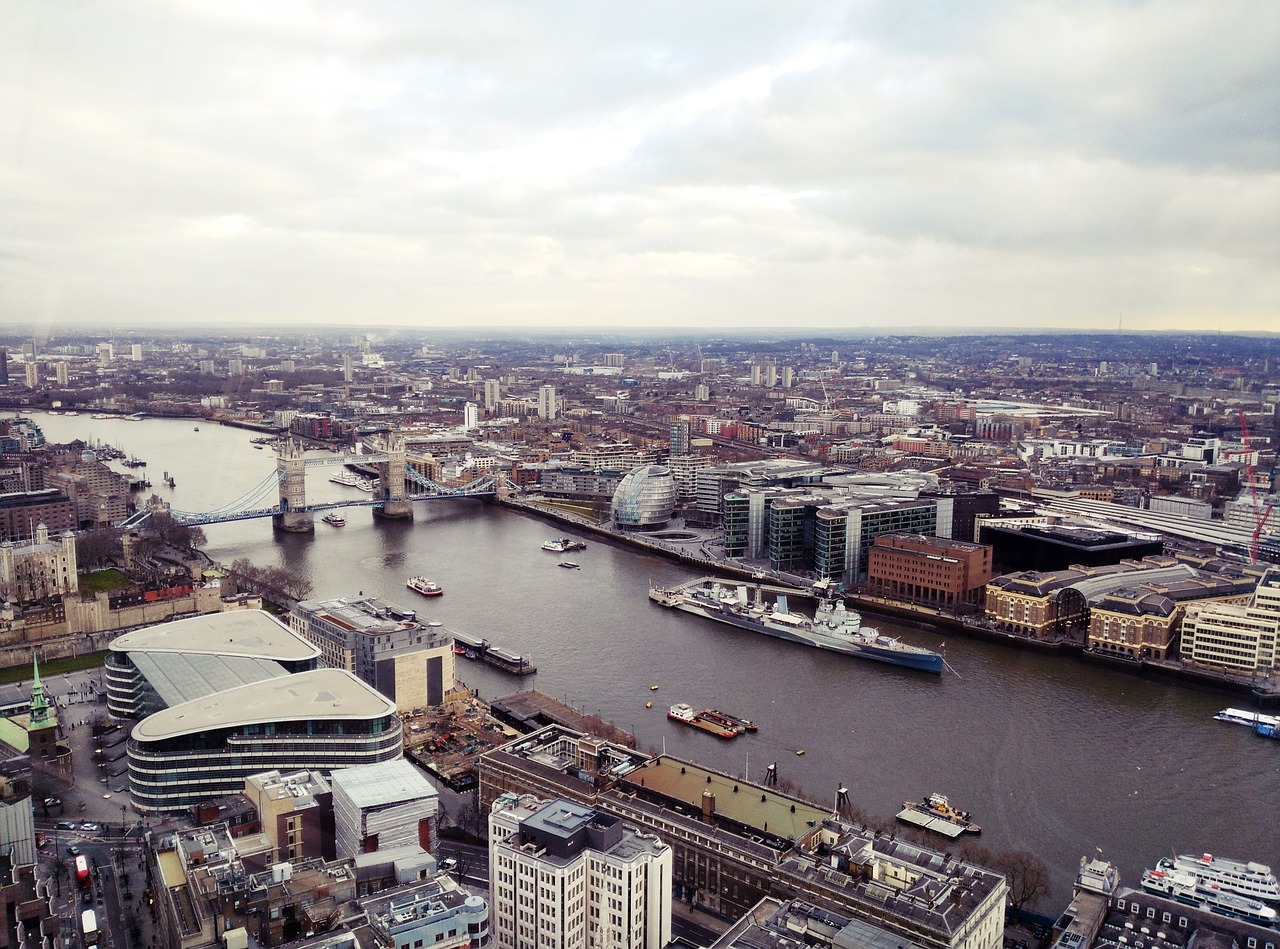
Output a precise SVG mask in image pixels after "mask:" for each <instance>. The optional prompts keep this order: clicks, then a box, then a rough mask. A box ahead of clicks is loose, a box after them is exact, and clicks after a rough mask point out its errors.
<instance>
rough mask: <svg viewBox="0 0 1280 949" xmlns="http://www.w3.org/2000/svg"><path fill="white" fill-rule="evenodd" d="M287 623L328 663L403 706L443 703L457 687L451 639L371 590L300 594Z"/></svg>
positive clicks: (436, 628)
mask: <svg viewBox="0 0 1280 949" xmlns="http://www.w3.org/2000/svg"><path fill="white" fill-rule="evenodd" d="M289 625H290V628H291V629H293V631H294V632H295V633H297V635H299V636H301V637H302V638H303V639H305V640H306V641H307V642H309V643H312V644H314V645H315V646H316V647H317V648H318V649H319V650H320V655H321V659H322V661H323V662H324V664H325V665H326V666H328V667H330V668H331V669H346V670H348V671H350V672H353V673H355V675H357V676H358V677H359V678H360V679H362V680H363V681H365V682H367V683H368V684H369V685H371V686H373V687H374V688H375V689H377V690H378V691H379V692H381V693H382V694H383V695H385V696H386V697H387V698H389V699H391V700H392V701H393V702H395V703H396V707H397V708H399V709H402V710H403V709H412V708H422V707H424V706H428V705H439V704H440V703H441V702H443V701H444V696H445V693H447V692H448V691H449V690H451V689H452V688H453V675H454V669H453V660H454V653H453V641H452V640H451V639H450V637H449V635H448V633H447V632H446V631H445V630H444V628H443V627H440V626H424V625H422V624H421V623H419V622H418V621H417V618H416V613H415V612H414V611H413V610H409V609H405V608H403V607H401V606H398V605H396V604H393V603H390V602H388V601H386V600H382V599H379V598H378V597H371V596H357V597H346V598H342V599H333V600H302V601H300V602H299V603H298V604H297V605H296V606H295V607H294V608H293V611H292V612H291V613H290V614H289Z"/></svg>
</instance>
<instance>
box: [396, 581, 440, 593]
mask: <svg viewBox="0 0 1280 949" xmlns="http://www.w3.org/2000/svg"><path fill="white" fill-rule="evenodd" d="M404 585H405V586H407V587H408V588H409V589H410V590H412V591H413V592H414V593H421V594H422V595H423V596H443V595H444V588H443V587H442V586H440V584H438V583H436V582H435V581H434V580H428V579H427V578H426V577H410V578H409V579H408V580H406V581H405V582H404Z"/></svg>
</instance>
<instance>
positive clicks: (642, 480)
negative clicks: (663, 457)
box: [613, 465, 676, 531]
mask: <svg viewBox="0 0 1280 949" xmlns="http://www.w3.org/2000/svg"><path fill="white" fill-rule="evenodd" d="M675 508H676V479H675V478H674V477H672V475H671V469H670V468H667V467H666V466H665V465H642V466H640V467H639V468H636V469H635V470H634V471H632V472H631V473H630V474H628V475H627V476H626V477H625V478H623V479H622V483H621V484H619V485H618V490H616V491H614V492H613V522H614V523H615V524H616V525H617V526H618V527H619V528H621V529H622V530H628V531H645V530H657V529H659V528H661V527H665V526H666V524H667V522H668V521H670V520H671V512H672V511H674V510H675Z"/></svg>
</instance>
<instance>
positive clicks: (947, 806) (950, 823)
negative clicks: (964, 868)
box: [898, 792, 982, 837]
mask: <svg viewBox="0 0 1280 949" xmlns="http://www.w3.org/2000/svg"><path fill="white" fill-rule="evenodd" d="M898 820H900V821H902V822H903V823H906V824H914V825H915V826H917V827H923V828H924V829H925V830H933V831H937V832H938V833H940V834H942V835H944V836H946V837H959V836H960V835H961V834H963V833H966V832H968V833H970V834H980V833H982V828H981V827H979V826H978V825H977V824H975V823H973V822H972V821H971V820H969V812H968V811H962V810H959V809H958V808H955V807H952V806H951V802H950V801H949V800H947V798H946V795H943V794H938V793H936V792H935V793H933V794H930V795H929V796H928V797H926V798H924V799H923V800H921V801H903V802H902V810H900V811H899V812H898Z"/></svg>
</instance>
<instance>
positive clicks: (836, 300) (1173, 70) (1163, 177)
mask: <svg viewBox="0 0 1280 949" xmlns="http://www.w3.org/2000/svg"><path fill="white" fill-rule="evenodd" d="M1278 50H1280V3H1277V2H1274V0H1256V2H1237V0H1212V2H1209V0H1159V2H1141V0H1131V2H1120V0H1064V2H1060V3H1052V2H1002V0H964V2H955V0H945V2H931V0H919V2H915V0H863V2H846V3H823V2H814V3H809V2H803V0H769V2H756V0H733V2H729V0H709V2H696V0H694V2H691V0H683V2H679V3H675V2H662V0H657V2H645V3H601V2H598V0H596V2H590V3H587V2H557V0H538V2H528V0H521V2H502V0H494V2H476V0H467V2H458V3H448V2H435V0H404V2H388V0H362V2H359V3H352V2H347V0H343V2H320V0H310V2H308V0H278V2H272V0H100V2H99V0H0V325H4V326H9V327H18V328H25V327H27V326H30V327H31V328H32V331H39V330H41V329H42V328H43V329H52V328H56V327H59V326H69V325H78V326H103V327H107V326H112V327H119V326H147V325H161V326H168V327H174V326H181V325H183V324H184V323H188V322H189V323H200V324H208V323H210V322H225V323H228V324H258V325H268V324H270V325H280V324H286V325H287V324H299V325H309V326H320V325H393V326H407V327H424V328H429V327H449V328H466V327H470V326H476V327H492V326H511V327H520V328H532V327H545V328H564V327H569V328H573V327H591V328H606V327H653V328H660V327H680V328H683V329H693V328H701V327H705V328H707V329H708V330H717V331H722V330H732V329H737V328H741V329H754V328H770V327H779V328H789V329H797V328H805V327H813V328H815V329H821V330H826V331H838V330H840V329H849V330H858V331H863V330H868V329H870V330H875V329H878V328H883V329H885V330H889V331H894V332H898V331H902V330H904V329H908V328H922V329H927V328H930V327H935V328H941V329H946V330H948V331H956V330H961V329H964V328H966V327H1005V328H1009V329H1032V328H1035V329H1053V328H1070V329H1093V330H1112V329H1122V330H1125V331H1129V330H1210V331H1217V330H1223V331H1242V332H1251V331H1277V330H1280V266H1277V264H1278V262H1280V154H1278V152H1280V148H1278V142H1280V134H1278V132H1280V54H1278V53H1277V51H1278Z"/></svg>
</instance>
